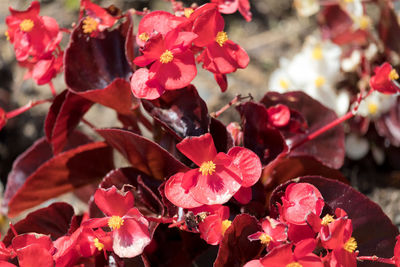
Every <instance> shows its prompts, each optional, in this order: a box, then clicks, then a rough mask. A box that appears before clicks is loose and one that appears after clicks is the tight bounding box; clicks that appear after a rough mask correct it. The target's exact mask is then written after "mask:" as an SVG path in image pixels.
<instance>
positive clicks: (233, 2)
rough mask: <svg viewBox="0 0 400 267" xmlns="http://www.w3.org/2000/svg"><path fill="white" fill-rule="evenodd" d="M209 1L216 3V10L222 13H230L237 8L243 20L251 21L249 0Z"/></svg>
mask: <svg viewBox="0 0 400 267" xmlns="http://www.w3.org/2000/svg"><path fill="white" fill-rule="evenodd" d="M211 2H212V3H216V4H218V11H219V12H221V13H223V14H232V13H235V12H236V11H237V10H238V9H239V12H240V14H242V16H243V17H244V18H245V20H246V21H251V17H252V14H251V12H250V3H249V0H211Z"/></svg>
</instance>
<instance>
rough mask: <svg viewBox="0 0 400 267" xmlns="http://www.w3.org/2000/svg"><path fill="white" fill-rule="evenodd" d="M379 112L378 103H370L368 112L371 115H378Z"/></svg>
mask: <svg viewBox="0 0 400 267" xmlns="http://www.w3.org/2000/svg"><path fill="white" fill-rule="evenodd" d="M377 111H378V105H377V104H376V103H373V102H372V103H368V112H369V113H370V114H371V115H374V114H376V112H377Z"/></svg>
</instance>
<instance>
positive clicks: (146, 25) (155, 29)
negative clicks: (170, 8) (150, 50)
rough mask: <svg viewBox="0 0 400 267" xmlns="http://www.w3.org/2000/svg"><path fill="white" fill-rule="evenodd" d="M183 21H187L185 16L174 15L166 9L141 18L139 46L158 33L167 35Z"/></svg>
mask: <svg viewBox="0 0 400 267" xmlns="http://www.w3.org/2000/svg"><path fill="white" fill-rule="evenodd" d="M183 21H185V19H184V18H181V17H177V16H174V15H172V14H171V13H168V12H166V11H161V10H158V11H153V12H151V13H149V14H147V15H146V16H144V17H143V18H142V19H141V20H140V23H139V27H138V33H137V35H136V42H137V43H138V45H139V46H144V45H145V44H146V42H147V41H148V40H149V39H150V38H151V37H153V36H155V35H157V34H161V35H162V36H165V35H166V34H167V33H168V32H170V31H172V30H174V29H176V28H177V27H178V25H179V24H181V23H182V22H183Z"/></svg>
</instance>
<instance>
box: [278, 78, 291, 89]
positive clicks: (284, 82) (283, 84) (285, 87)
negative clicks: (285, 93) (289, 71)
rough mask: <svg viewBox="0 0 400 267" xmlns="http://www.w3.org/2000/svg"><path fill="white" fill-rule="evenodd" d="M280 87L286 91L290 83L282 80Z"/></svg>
mask: <svg viewBox="0 0 400 267" xmlns="http://www.w3.org/2000/svg"><path fill="white" fill-rule="evenodd" d="M279 85H280V86H281V87H282V88H283V89H284V90H287V89H289V84H288V82H287V81H285V80H284V79H280V80H279Z"/></svg>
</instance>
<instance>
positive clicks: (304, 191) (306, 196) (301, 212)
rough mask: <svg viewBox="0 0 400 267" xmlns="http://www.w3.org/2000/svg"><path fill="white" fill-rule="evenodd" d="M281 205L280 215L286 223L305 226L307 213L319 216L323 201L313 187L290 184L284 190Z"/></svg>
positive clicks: (302, 184)
mask: <svg viewBox="0 0 400 267" xmlns="http://www.w3.org/2000/svg"><path fill="white" fill-rule="evenodd" d="M282 204H283V205H282V207H281V211H280V214H281V216H282V217H283V219H284V220H285V221H286V222H288V223H292V224H297V225H306V224H307V223H306V219H307V215H308V214H309V213H311V212H312V213H314V214H317V215H318V216H319V215H320V214H321V212H322V208H323V207H324V199H323V198H322V195H321V193H320V192H319V191H318V189H317V188H316V187H315V186H313V185H311V184H308V183H292V184H290V185H289V186H288V187H287V188H286V191H285V196H284V197H282Z"/></svg>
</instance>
